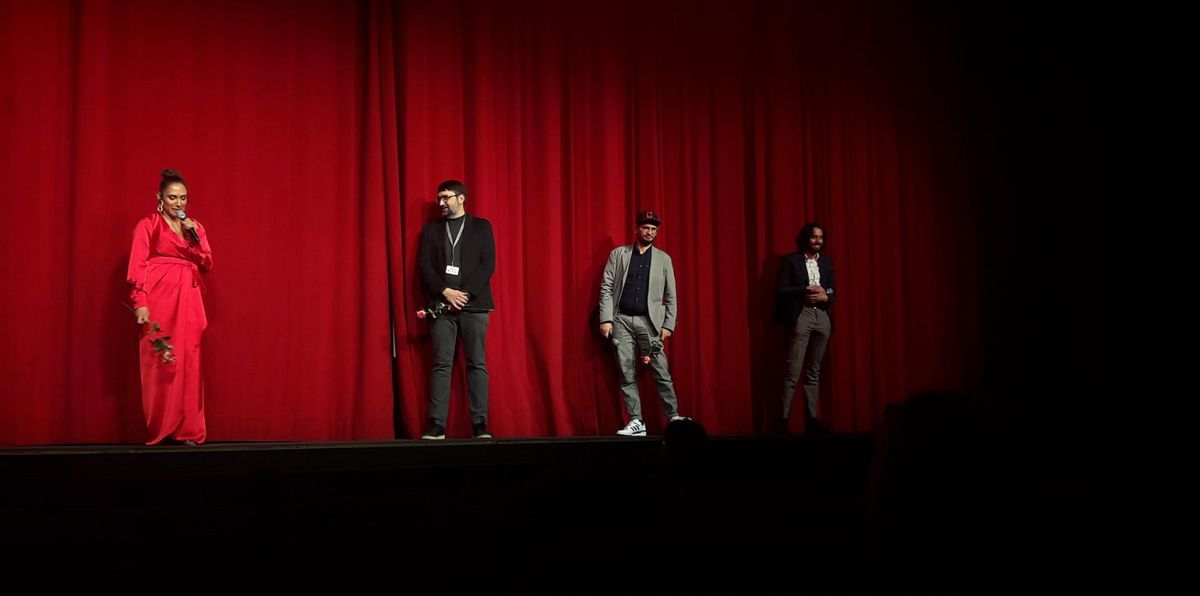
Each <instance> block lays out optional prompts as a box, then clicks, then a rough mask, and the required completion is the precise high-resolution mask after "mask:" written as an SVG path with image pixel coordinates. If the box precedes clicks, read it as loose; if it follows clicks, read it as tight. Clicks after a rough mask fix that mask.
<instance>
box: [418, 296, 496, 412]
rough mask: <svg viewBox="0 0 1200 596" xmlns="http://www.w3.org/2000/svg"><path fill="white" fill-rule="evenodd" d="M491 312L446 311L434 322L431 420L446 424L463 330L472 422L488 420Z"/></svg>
mask: <svg viewBox="0 0 1200 596" xmlns="http://www.w3.org/2000/svg"><path fill="white" fill-rule="evenodd" d="M487 329H488V313H486V312H457V313H446V314H444V315H442V316H440V317H438V318H436V319H434V320H433V321H432V323H431V324H430V328H429V333H430V335H432V336H433V372H432V374H431V375H430V379H429V419H430V420H432V421H433V422H434V423H435V424H438V425H440V426H442V427H445V426H446V416H447V415H448V414H449V412H450V367H451V366H452V365H453V364H454V344H455V340H457V339H458V335H459V334H460V333H461V334H462V338H463V355H464V356H466V360H467V397H468V401H469V402H470V405H471V423H472V424H478V423H480V422H487V408H488V369H487V350H486V347H487V344H486V340H487Z"/></svg>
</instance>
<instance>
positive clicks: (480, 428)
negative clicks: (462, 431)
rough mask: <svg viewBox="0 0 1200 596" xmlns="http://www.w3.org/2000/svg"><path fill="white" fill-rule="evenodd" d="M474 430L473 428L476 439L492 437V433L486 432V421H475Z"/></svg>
mask: <svg viewBox="0 0 1200 596" xmlns="http://www.w3.org/2000/svg"><path fill="white" fill-rule="evenodd" d="M474 430H475V438H476V439H490V438H492V433H490V432H488V429H487V423H486V422H476V423H475V427H474Z"/></svg>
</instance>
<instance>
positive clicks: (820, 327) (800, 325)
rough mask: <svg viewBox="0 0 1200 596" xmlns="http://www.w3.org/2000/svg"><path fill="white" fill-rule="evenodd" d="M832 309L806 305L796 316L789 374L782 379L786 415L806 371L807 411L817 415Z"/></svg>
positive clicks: (788, 363)
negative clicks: (798, 383)
mask: <svg viewBox="0 0 1200 596" xmlns="http://www.w3.org/2000/svg"><path fill="white" fill-rule="evenodd" d="M830 330H831V325H830V323H829V313H827V312H825V311H823V310H821V309H819V308H812V307H810V306H806V307H804V310H803V311H801V312H800V315H799V316H797V317H796V330H795V331H796V332H795V335H794V336H793V338H792V349H791V351H790V352H789V353H788V360H787V377H786V378H785V379H784V380H783V417H784V418H787V417H788V414H790V413H791V411H792V394H793V393H795V391H796V383H797V382H799V381H800V375H801V374H803V375H804V397H805V398H806V399H807V400H808V415H809V416H812V417H813V418H817V417H818V414H819V412H820V404H819V403H818V401H817V398H818V397H819V396H820V392H821V391H820V389H821V357H822V356H824V355H825V344H827V343H829V333H830Z"/></svg>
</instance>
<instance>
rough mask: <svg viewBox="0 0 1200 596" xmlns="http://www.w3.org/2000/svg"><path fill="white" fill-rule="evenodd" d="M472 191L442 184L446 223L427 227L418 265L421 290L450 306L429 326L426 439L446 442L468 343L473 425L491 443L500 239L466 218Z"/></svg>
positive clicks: (477, 434)
mask: <svg viewBox="0 0 1200 596" xmlns="http://www.w3.org/2000/svg"><path fill="white" fill-rule="evenodd" d="M466 201H467V187H466V185H465V184H463V183H462V182H459V181H458V180H447V181H445V182H442V183H441V184H439V185H438V191H437V203H438V206H439V207H441V209H442V215H443V219H438V220H435V221H431V222H429V223H427V224H425V227H424V228H423V229H422V230H421V245H420V247H419V249H418V252H417V262H418V266H419V268H420V270H421V286H422V289H423V290H424V293H425V298H426V299H427V300H428V301H429V303H430V304H436V303H437V302H439V301H440V302H442V303H445V304H446V305H447V306H448V307H449V308H448V309H446V311H445V313H443V314H441V315H439V316H437V317H435V318H434V319H433V320H432V321H430V328H429V332H430V335H431V336H432V337H433V371H432V373H431V375H430V382H429V425H428V426H427V427H426V430H425V432H424V433H423V434H422V435H421V438H422V439H444V438H446V416H447V414H448V413H449V410H450V368H451V366H452V365H453V364H454V344H455V341H456V340H457V338H458V336H459V335H462V338H463V354H464V356H466V361H467V395H468V401H469V402H470V410H471V424H472V428H473V431H474V436H475V438H477V439H490V438H492V435H491V433H489V432H488V428H487V411H488V410H487V408H488V369H487V350H486V346H487V344H486V340H487V329H488V317H489V313H490V312H491V311H493V310H496V305H495V303H494V302H493V301H492V285H491V280H492V274H493V273H495V271H496V239H495V237H494V236H493V235H492V224H491V222H489V221H488V220H486V219H483V218H480V217H475V216H473V215H467V211H466V206H465V203H466Z"/></svg>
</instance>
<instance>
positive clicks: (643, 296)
mask: <svg viewBox="0 0 1200 596" xmlns="http://www.w3.org/2000/svg"><path fill="white" fill-rule="evenodd" d="M660 224H661V221H660V219H659V217H658V214H657V213H655V212H653V211H642V212H641V213H638V215H637V225H636V226H635V228H634V229H635V233H636V236H637V240H636V242H634V243H633V244H629V245H626V246H618V247H617V248H615V249H613V251H612V252H611V253H609V255H608V263H607V264H605V266H604V277H603V278H602V279H601V281H600V334H601V335H603V336H604V337H606V338H609V339H610V340H611V341H612V342H613V344H614V345H615V346H616V348H617V366H618V367H620V369H621V395H622V398H623V399H624V401H625V413H626V414H628V416H629V423H628V424H626V425H625V428H622V429H621V430H619V431H617V434H618V435H621V436H626V437H644V436H646V424H645V422H643V421H642V400H641V397H640V396H639V395H638V387H637V362H636V361H635V360H634V352H635V351H638V352H641V354H642V357H641V360H642V362H644V363H646V364H648V365H649V366H650V370H651V372H653V373H654V381H655V383H656V384H657V385H658V396H659V398H660V399H661V400H662V403H663V413H664V414H666V416H667V418H668V420H669V421H670V422H674V421H676V420H686V419H687V418H686V417H685V416H680V415H679V401H678V400H677V399H676V397H675V384H674V383H673V382H672V381H671V373H670V371H669V370H668V369H667V355H666V354H665V353H664V352H663V350H662V346H663V342H665V341H666V340H667V338H669V337H671V334H672V333H674V330H675V314H676V313H675V310H676V308H677V306H676V304H675V267H674V265H672V264H671V256H670V255H668V254H667V253H666V252H665V251H662V250H659V249H656V248H654V246H653V245H654V240H655V239H656V238H657V237H658V226H659V225H660Z"/></svg>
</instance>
